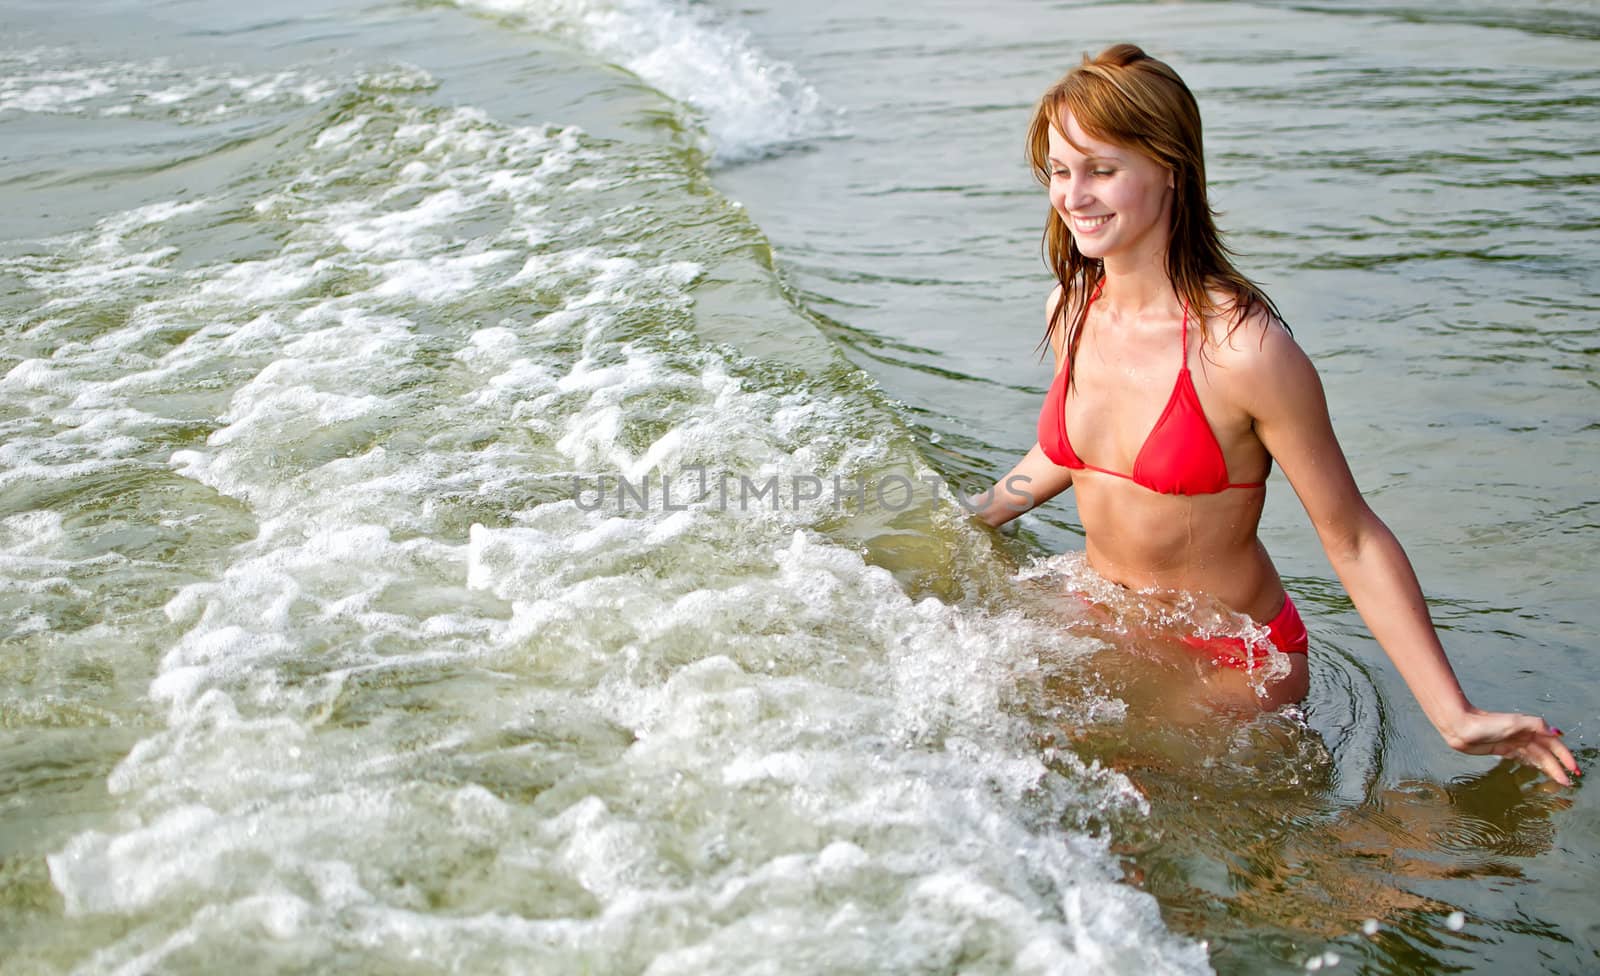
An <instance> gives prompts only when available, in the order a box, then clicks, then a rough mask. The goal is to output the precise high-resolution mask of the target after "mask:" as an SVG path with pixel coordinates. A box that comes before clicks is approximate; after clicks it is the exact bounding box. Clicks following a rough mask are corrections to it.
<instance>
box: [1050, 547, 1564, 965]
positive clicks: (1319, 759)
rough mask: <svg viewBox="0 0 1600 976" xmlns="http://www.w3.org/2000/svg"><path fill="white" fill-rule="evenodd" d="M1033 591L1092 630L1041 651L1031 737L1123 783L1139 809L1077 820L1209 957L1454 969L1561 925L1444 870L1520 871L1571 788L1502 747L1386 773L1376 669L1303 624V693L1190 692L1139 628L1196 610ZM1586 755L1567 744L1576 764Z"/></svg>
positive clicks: (1078, 629) (1061, 561) (1065, 569)
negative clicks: (1496, 755)
mask: <svg viewBox="0 0 1600 976" xmlns="http://www.w3.org/2000/svg"><path fill="white" fill-rule="evenodd" d="M1047 564H1048V565H1049V566H1050V568H1051V569H1052V570H1054V571H1056V572H1060V573H1061V574H1062V575H1061V576H1059V577H1056V576H1055V575H1054V573H1048V574H1042V575H1044V576H1046V578H1050V579H1052V582H1054V583H1056V584H1060V583H1062V581H1063V580H1065V581H1066V585H1067V588H1068V591H1069V592H1072V591H1077V592H1082V591H1083V590H1085V589H1093V588H1094V587H1095V586H1096V582H1095V580H1094V579H1093V577H1092V571H1089V570H1088V569H1087V566H1086V564H1084V563H1083V562H1082V560H1081V558H1078V557H1058V558H1055V559H1052V560H1049V561H1047ZM1024 575H1027V574H1026V573H1025V574H1024ZM1100 583H1101V584H1103V583H1104V581H1100ZM1049 589H1050V587H1044V586H1041V587H1040V590H1041V591H1044V592H1043V595H1041V596H1040V597H1039V600H1038V604H1037V605H1036V607H1035V609H1036V611H1037V610H1040V609H1043V612H1046V613H1051V614H1053V615H1054V616H1056V617H1057V618H1058V619H1059V620H1060V621H1061V623H1062V624H1063V626H1065V627H1067V628H1068V629H1069V630H1070V631H1072V632H1073V633H1075V634H1080V635H1083V636H1088V637H1091V638H1094V639H1097V640H1099V641H1100V642H1101V644H1102V645H1103V646H1102V649H1101V650H1099V651H1098V652H1095V653H1092V654H1089V655H1087V656H1082V657H1076V658H1073V659H1072V660H1061V661H1054V662H1047V664H1046V668H1045V670H1046V672H1047V676H1046V677H1045V679H1044V680H1043V682H1042V683H1041V685H1040V687H1039V693H1038V694H1037V696H1036V697H1035V698H1034V699H1033V700H1032V701H1030V703H1029V707H1030V708H1032V709H1033V710H1034V713H1035V714H1034V718H1035V721H1036V727H1037V733H1038V741H1039V747H1040V749H1041V751H1042V753H1043V754H1044V755H1045V756H1047V757H1052V756H1059V755H1063V754H1066V753H1069V752H1070V754H1072V755H1075V756H1076V757H1078V759H1080V760H1081V761H1083V762H1087V763H1089V764H1090V765H1091V766H1093V765H1095V764H1098V765H1099V766H1101V767H1104V768H1108V769H1112V770H1115V771H1117V772H1120V773H1122V774H1123V775H1125V776H1127V777H1128V779H1129V780H1130V781H1131V782H1132V783H1133V784H1134V785H1135V786H1136V787H1137V789H1138V790H1139V792H1140V793H1141V794H1142V796H1143V797H1144V798H1145V800H1146V801H1148V804H1149V811H1148V816H1120V817H1115V818H1111V819H1105V820H1101V821H1096V822H1095V823H1093V824H1091V826H1094V827H1096V828H1098V829H1100V830H1102V831H1105V832H1107V833H1108V834H1109V837H1110V839H1111V843H1112V849H1113V850H1114V851H1116V852H1117V853H1118V854H1119V855H1120V857H1121V858H1122V861H1123V869H1124V871H1125V872H1126V878H1127V880H1129V881H1130V882H1131V883H1133V884H1135V885H1137V886H1139V887H1141V888H1143V889H1144V890H1146V891H1149V892H1151V893H1152V894H1154V895H1155V896H1156V897H1157V899H1158V900H1159V901H1160V902H1161V904H1162V907H1163V913H1164V917H1165V918H1166V920H1167V923H1168V924H1169V925H1171V926H1172V927H1174V928H1175V929H1177V930H1178V931H1180V932H1184V933H1186V934H1189V935H1191V936H1193V937H1194V938H1196V939H1206V940H1208V941H1209V945H1210V950H1211V954H1212V963H1213V965H1214V966H1215V967H1216V968H1217V970H1218V972H1222V973H1230V972H1238V973H1251V972H1258V971H1261V970H1262V969H1263V968H1269V969H1278V968H1281V967H1284V966H1293V967H1299V966H1302V965H1304V964H1306V963H1307V962H1308V961H1309V962H1310V964H1311V968H1323V967H1325V966H1328V965H1339V964H1344V965H1348V964H1352V963H1355V964H1360V965H1371V966H1374V967H1376V968H1378V969H1380V970H1381V971H1385V972H1434V971H1441V970H1443V971H1452V970H1454V969H1456V968H1457V966H1458V964H1459V960H1460V956H1459V955H1455V956H1454V958H1450V951H1451V950H1454V951H1455V952H1457V953H1458V952H1460V951H1461V950H1463V949H1465V950H1467V951H1475V950H1478V949H1481V948H1482V947H1483V946H1484V945H1486V944H1489V943H1493V942H1496V941H1498V936H1499V934H1501V933H1503V932H1508V931H1509V932H1518V933H1520V934H1525V935H1533V936H1538V937H1543V938H1553V939H1556V940H1557V941H1565V937H1564V936H1562V935H1561V933H1560V932H1559V930H1558V929H1556V928H1555V927H1553V926H1550V925H1548V924H1546V923H1542V922H1538V921H1534V920H1530V919H1529V918H1528V917H1527V916H1526V915H1523V914H1521V913H1520V912H1515V911H1513V912H1511V913H1510V914H1509V916H1501V915H1498V914H1496V913H1495V912H1494V910H1493V906H1494V905H1495V904H1496V901H1497V900H1496V899H1489V900H1485V901H1481V902H1477V903H1474V904H1466V905H1463V904H1458V903H1457V902H1456V901H1452V900H1451V899H1452V896H1454V897H1456V898H1459V896H1460V894H1461V891H1462V889H1461V888H1460V887H1459V884H1460V882H1462V881H1481V882H1482V883H1483V884H1484V885H1486V886H1488V887H1489V888H1490V889H1492V890H1494V891H1498V892H1505V891H1508V890H1510V889H1511V888H1513V887H1516V886H1522V885H1525V884H1527V883H1528V882H1527V880H1526V879H1525V875H1524V870H1525V866H1526V862H1527V859H1529V858H1533V857H1535V856H1537V855H1540V854H1543V853H1546V852H1548V851H1550V850H1551V849H1552V846H1553V844H1554V843H1555V838H1556V824H1555V822H1554V821H1553V820H1552V815H1553V814H1555V813H1557V812H1559V811H1562V810H1566V809H1568V808H1570V807H1571V806H1572V805H1573V802H1574V800H1573V794H1572V793H1571V792H1570V791H1567V790H1564V789H1563V788H1561V787H1559V786H1557V785H1556V784H1554V783H1552V782H1550V781H1549V780H1548V779H1546V778H1545V777H1544V776H1543V775H1542V774H1540V773H1539V772H1538V771H1537V770H1535V769H1533V768H1531V767H1528V766H1525V765H1521V764H1518V763H1514V762H1510V761H1502V762H1500V763H1499V764H1497V765H1495V766H1494V767H1493V768H1491V769H1488V770H1486V771H1484V772H1481V773H1476V774H1473V775H1468V776H1461V777H1457V778H1454V779H1451V780H1449V781H1447V782H1440V781H1435V780H1429V779H1402V780H1400V781H1398V782H1395V783H1393V785H1386V784H1385V780H1386V777H1385V776H1384V753H1385V746H1386V742H1385V739H1386V738H1387V733H1386V731H1385V730H1386V729H1388V728H1390V727H1391V726H1392V723H1389V722H1385V721H1384V720H1383V719H1382V714H1383V712H1384V703H1383V701H1382V700H1381V697H1380V695H1379V693H1378V692H1377V686H1376V685H1375V684H1374V683H1373V681H1372V680H1370V678H1369V677H1368V676H1367V675H1366V674H1365V672H1364V671H1363V669H1361V668H1360V666H1359V665H1358V664H1357V663H1356V661H1355V660H1354V659H1353V658H1351V657H1350V656H1349V655H1346V654H1345V653H1344V652H1342V651H1340V650H1339V649H1338V648H1337V647H1331V646H1329V645H1328V644H1327V643H1326V642H1319V641H1318V640H1317V639H1316V638H1314V639H1313V645H1312V655H1311V661H1312V667H1313V672H1314V682H1313V691H1312V693H1311V695H1310V696H1309V697H1308V699H1307V701H1306V702H1304V703H1302V704H1299V705H1291V706H1287V707H1284V708H1281V709H1278V710H1276V711H1267V712H1261V711H1258V710H1251V709H1241V708H1239V707H1237V705H1234V704H1229V703H1228V702H1215V701H1213V702H1211V703H1209V704H1208V703H1206V701H1205V699H1204V698H1203V696H1201V695H1199V694H1196V684H1197V681H1200V682H1202V683H1203V676H1204V673H1205V671H1207V670H1209V669H1210V668H1211V667H1213V666H1212V665H1209V664H1208V663H1205V662H1203V661H1201V660H1199V659H1198V658H1194V657H1193V655H1190V656H1189V658H1188V659H1187V660H1186V659H1185V658H1184V656H1183V652H1182V651H1177V652H1175V653H1173V652H1169V651H1168V649H1166V648H1163V647H1160V646H1159V645H1160V643H1161V642H1160V641H1159V639H1152V638H1151V637H1150V634H1151V626H1150V621H1151V620H1153V619H1157V618H1160V617H1161V615H1162V614H1163V613H1165V614H1168V615H1169V616H1168V617H1167V619H1168V620H1169V622H1171V621H1176V622H1178V623H1180V624H1182V623H1187V624H1188V625H1189V626H1193V625H1194V623H1195V621H1196V620H1197V619H1199V618H1203V616H1204V614H1203V613H1201V614H1198V615H1195V614H1194V613H1193V611H1192V608H1191V609H1189V610H1187V611H1186V610H1182V609H1180V610H1178V611H1176V613H1174V611H1173V608H1172V605H1171V604H1170V603H1169V602H1166V601H1164V600H1160V599H1157V598H1156V597H1153V596H1152V595H1149V594H1135V593H1127V592H1124V593H1121V594H1113V595H1112V597H1111V599H1110V600H1109V601H1106V602H1096V603H1090V602H1089V601H1086V600H1083V599H1081V598H1079V597H1077V596H1076V595H1075V594H1074V595H1072V596H1067V597H1061V596H1055V597H1052V596H1050V595H1049V593H1048V590H1049ZM1056 592H1059V590H1057V591H1056ZM1197 676H1198V677H1197ZM1085 700H1088V701H1091V702H1098V703H1100V704H1101V706H1102V707H1100V708H1099V709H1098V710H1096V709H1094V708H1085V707H1084V705H1083V703H1084V701H1085ZM1406 704H1407V707H1410V703H1409V702H1408V703H1406ZM1113 706H1115V707H1113ZM1353 716H1366V717H1367V719H1366V720H1365V721H1363V722H1355V721H1352V717H1353ZM1330 719H1331V721H1330ZM1358 725H1359V726H1364V729H1353V727H1354V726H1358ZM1324 728H1327V729H1328V730H1329V734H1330V735H1331V736H1332V738H1333V741H1329V738H1328V737H1325V735H1324V732H1323V731H1322V729H1324ZM1353 731H1354V732H1355V733H1356V734H1352V732H1353ZM1362 732H1364V733H1365V734H1366V735H1369V736H1371V738H1370V739H1366V740H1364V739H1363V738H1362ZM1595 753H1596V750H1581V751H1580V753H1579V762H1580V763H1584V764H1588V763H1592V762H1593V761H1594V758H1595ZM1442 882H1453V883H1454V884H1453V885H1451V886H1446V885H1444V884H1441V883H1442ZM1498 901H1501V902H1503V901H1504V899H1503V898H1501V899H1498ZM1462 908H1465V909H1466V911H1465V912H1463V911H1461V909H1462ZM1452 916H1454V917H1452ZM1326 953H1331V955H1324V954H1326Z"/></svg>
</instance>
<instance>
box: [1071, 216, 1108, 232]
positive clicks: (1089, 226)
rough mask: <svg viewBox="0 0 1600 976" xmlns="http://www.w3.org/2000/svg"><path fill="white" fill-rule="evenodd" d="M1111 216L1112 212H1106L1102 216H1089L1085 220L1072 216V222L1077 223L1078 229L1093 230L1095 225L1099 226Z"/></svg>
mask: <svg viewBox="0 0 1600 976" xmlns="http://www.w3.org/2000/svg"><path fill="white" fill-rule="evenodd" d="M1113 216H1114V214H1106V215H1105V216H1104V217H1091V218H1089V219H1087V220H1085V219H1084V218H1082V217H1074V218H1072V222H1073V223H1074V224H1075V225H1077V227H1078V229H1079V230H1094V229H1095V228H1096V227H1099V226H1100V225H1101V224H1104V223H1105V222H1106V221H1108V220H1110V219H1111V218H1112V217H1113Z"/></svg>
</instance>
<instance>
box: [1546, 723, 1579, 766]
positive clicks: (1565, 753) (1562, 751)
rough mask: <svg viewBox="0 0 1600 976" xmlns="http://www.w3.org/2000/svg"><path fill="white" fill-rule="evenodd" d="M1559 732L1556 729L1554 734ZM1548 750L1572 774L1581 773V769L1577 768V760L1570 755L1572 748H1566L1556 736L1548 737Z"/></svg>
mask: <svg viewBox="0 0 1600 976" xmlns="http://www.w3.org/2000/svg"><path fill="white" fill-rule="evenodd" d="M1560 734H1561V733H1560V731H1559V730H1557V732H1556V735H1560ZM1550 751H1551V752H1552V753H1554V754H1555V757H1556V759H1558V760H1560V762H1561V765H1562V766H1564V767H1565V768H1566V769H1567V770H1569V771H1570V772H1571V773H1572V775H1574V776H1582V775H1583V770H1581V769H1579V768H1578V760H1577V759H1576V758H1575V757H1574V756H1573V755H1572V750H1571V749H1568V748H1567V744H1566V743H1565V742H1562V741H1561V740H1560V739H1558V738H1556V736H1551V737H1550Z"/></svg>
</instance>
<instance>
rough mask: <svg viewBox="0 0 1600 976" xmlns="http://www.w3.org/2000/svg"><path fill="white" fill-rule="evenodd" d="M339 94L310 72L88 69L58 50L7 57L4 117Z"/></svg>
mask: <svg viewBox="0 0 1600 976" xmlns="http://www.w3.org/2000/svg"><path fill="white" fill-rule="evenodd" d="M337 90H338V88H337V86H336V85H335V84H334V83H332V82H331V81H329V80H328V79H326V78H324V77H320V76H318V75H316V74H313V73H310V72H308V71H305V70H285V71H276V72H272V73H267V74H252V75H239V74H227V73H220V72H216V71H214V70H208V69H205V68H195V67H183V66H178V65H175V64H174V63H173V62H172V61H171V60H170V59H166V58H157V59H154V60H149V61H104V62H100V63H98V64H93V65H84V64H82V63H81V61H80V60H79V57H78V56H77V55H75V54H74V52H71V51H67V50H63V49H53V48H52V49H37V50H35V51H32V52H6V53H4V54H0V114H4V113H6V112H20V113H28V114H36V115H88V116H100V117H107V116H127V115H141V114H147V113H156V114H161V113H176V114H178V115H180V116H187V117H206V116H210V117H217V116H227V115H232V114H234V113H237V112H239V111H242V110H245V109H248V108H250V107H252V106H258V105H313V104H316V103H318V102H321V101H324V100H326V99H327V98H329V97H331V96H332V95H333V94H334V93H335V92H336V91H337Z"/></svg>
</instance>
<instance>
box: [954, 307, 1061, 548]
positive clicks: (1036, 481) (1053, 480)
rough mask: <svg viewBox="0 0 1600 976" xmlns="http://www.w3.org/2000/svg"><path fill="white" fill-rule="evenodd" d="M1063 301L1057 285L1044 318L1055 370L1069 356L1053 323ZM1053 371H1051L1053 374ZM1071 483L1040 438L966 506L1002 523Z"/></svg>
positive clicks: (992, 523)
mask: <svg viewBox="0 0 1600 976" xmlns="http://www.w3.org/2000/svg"><path fill="white" fill-rule="evenodd" d="M1060 303H1061V286H1060V285H1057V286H1056V287H1055V290H1054V291H1052V292H1050V297H1049V298H1047V299H1046V300H1045V303H1044V314H1045V321H1046V322H1047V323H1050V324H1051V328H1050V348H1051V350H1052V351H1053V352H1054V353H1055V357H1056V369H1055V371H1056V373H1059V372H1061V364H1062V361H1063V359H1064V358H1065V356H1066V344H1065V342H1064V341H1063V338H1062V335H1061V331H1062V330H1060V329H1058V328H1055V327H1054V322H1055V315H1056V306H1057V305H1059V304H1060ZM1053 376H1054V374H1052V377H1053ZM1070 487H1072V471H1071V470H1070V469H1068V468H1063V467H1061V466H1060V465H1059V464H1056V463H1055V462H1054V461H1052V460H1050V459H1049V458H1048V457H1046V456H1045V453H1044V449H1043V448H1041V447H1040V446H1039V444H1038V442H1037V441H1035V442H1034V445H1033V448H1032V449H1031V450H1030V451H1028V453H1027V454H1025V455H1023V458H1022V460H1021V461H1018V462H1017V465H1016V467H1014V468H1012V469H1011V470H1010V471H1009V472H1007V473H1006V476H1005V477H1003V478H1001V479H1000V480H999V481H997V482H995V483H994V487H992V488H990V489H989V490H988V491H986V492H984V493H982V494H980V495H973V496H972V497H971V498H969V499H967V508H968V509H969V510H971V511H972V513H973V514H974V515H976V516H978V518H980V519H982V520H983V521H984V522H986V523H987V524H989V525H993V526H1000V525H1004V524H1005V523H1007V522H1009V521H1011V520H1012V519H1014V518H1016V517H1017V516H1018V515H1021V514H1022V513H1023V512H1026V511H1030V510H1032V509H1034V508H1037V507H1039V506H1040V505H1043V504H1044V503H1045V502H1047V501H1049V500H1050V499H1052V498H1054V497H1056V496H1057V495H1059V494H1061V493H1062V492H1064V491H1066V490H1067V489H1068V488H1070Z"/></svg>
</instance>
